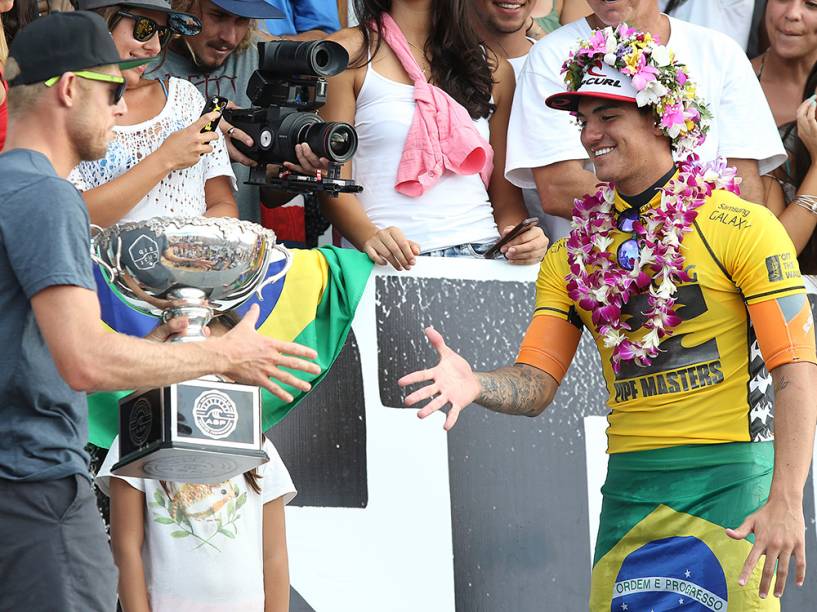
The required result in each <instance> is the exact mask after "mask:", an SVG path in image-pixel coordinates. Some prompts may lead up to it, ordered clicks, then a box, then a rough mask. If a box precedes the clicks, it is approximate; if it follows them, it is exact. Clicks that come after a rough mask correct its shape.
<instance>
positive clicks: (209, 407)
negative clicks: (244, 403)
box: [193, 389, 238, 440]
mask: <svg viewBox="0 0 817 612" xmlns="http://www.w3.org/2000/svg"><path fill="white" fill-rule="evenodd" d="M193 419H194V420H195V423H196V427H198V428H199V430H200V431H201V432H202V433H203V434H204V435H206V436H208V437H210V438H215V439H216V440H220V439H221V438H226V437H227V436H229V435H230V434H231V433H233V432H234V431H235V428H236V426H237V425H238V410H237V409H236V405H235V402H234V401H233V400H232V399H231V398H230V396H228V395H227V394H226V393H223V392H221V391H216V390H213V389H211V390H208V391H205V392H204V393H202V394H201V395H199V396H198V397H197V398H196V401H195V402H194V404H193Z"/></svg>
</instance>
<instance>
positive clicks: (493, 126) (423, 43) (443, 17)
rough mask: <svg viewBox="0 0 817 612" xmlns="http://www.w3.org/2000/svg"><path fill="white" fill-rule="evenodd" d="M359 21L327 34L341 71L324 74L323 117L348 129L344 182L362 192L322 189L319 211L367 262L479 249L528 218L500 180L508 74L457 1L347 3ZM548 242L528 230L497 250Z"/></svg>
mask: <svg viewBox="0 0 817 612" xmlns="http://www.w3.org/2000/svg"><path fill="white" fill-rule="evenodd" d="M354 6H355V13H356V16H357V19H358V22H359V23H360V24H361V25H360V26H359V27H358V28H350V29H346V30H341V31H340V32H338V33H337V34H335V35H333V36H331V37H330V40H335V41H337V42H339V43H340V44H342V45H344V47H346V49H347V51H348V52H349V56H350V58H351V60H350V69H348V70H346V71H345V72H343V73H341V74H339V75H337V76H335V77H333V78H331V79H329V87H328V94H327V102H326V105H325V106H323V107H322V108H321V110H320V113H321V116H322V117H323V118H324V119H325V120H327V121H345V122H348V123H351V124H353V125H354V126H355V128H356V129H357V132H358V138H359V146H358V151H357V154H356V155H355V157H354V158H353V160H352V167H351V168H349V167H348V164H347V166H344V168H343V170H342V173H344V174H345V178H354V179H355V180H356V181H357V182H358V183H360V184H361V185H363V186H364V191H363V192H361V193H360V194H357V195H353V194H340V196H339V197H337V198H330V197H326V198H323V200H322V205H323V209H324V213H325V215H326V217H327V218H328V219H329V220H330V221H331V222H332V224H333V225H334V226H335V228H336V229H338V230H339V231H340V233H341V234H342V235H343V238H344V239H345V241H346V243H347V244H351V245H353V246H354V247H356V248H358V249H360V250H361V251H364V252H366V253H367V254H368V255H369V257H370V258H371V259H372V260H373V261H374V262H376V263H379V264H385V263H386V262H388V263H389V264H391V265H392V266H393V267H394V268H396V269H398V270H402V269H407V268H410V267H411V266H412V265H413V263H414V261H415V257H416V256H417V255H420V254H423V255H446V256H452V255H453V256H456V255H461V256H463V255H464V256H471V257H474V256H482V255H483V254H484V253H485V252H486V251H487V250H488V249H489V248H490V247H491V246H492V245H493V244H495V243H496V242H497V241H498V240H499V239H500V236H503V235H505V234H507V233H508V232H510V231H511V230H512V228H514V227H515V226H516V225H517V224H519V223H521V222H522V221H523V220H524V219H525V217H526V216H527V215H526V211H525V207H524V205H523V203H522V196H521V193H520V191H519V190H518V189H517V188H516V187H514V186H513V185H511V184H510V183H509V182H508V181H506V180H505V177H504V169H505V138H506V135H507V128H508V117H509V114H510V108H511V101H512V98H513V91H514V77H513V70H512V68H511V66H510V64H508V63H507V62H506V61H505V60H503V59H500V58H497V57H496V56H494V55H493V54H492V53H491V52H490V51H489V50H488V49H486V48H485V47H484V46H482V45H481V44H480V43H479V39H478V38H477V35H476V34H475V32H474V30H473V28H472V26H471V23H470V13H471V11H470V7H468V5H467V2H466V0H390V1H389V0H385V1H384V0H355V3H354ZM546 248H547V239H546V238H545V236H544V233H543V232H542V230H541V229H539V228H538V227H528V228H527V229H526V230H525V231H523V232H521V233H520V234H519V235H518V236H516V237H515V238H514V239H512V240H511V241H510V242H509V243H508V244H506V245H504V246H502V247H501V252H502V254H503V255H504V256H505V257H506V258H507V259H508V260H509V261H510V262H511V263H518V264H527V263H536V262H538V261H539V260H541V258H542V256H543V255H544V253H545V249H546Z"/></svg>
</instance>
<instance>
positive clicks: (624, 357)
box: [566, 153, 740, 373]
mask: <svg viewBox="0 0 817 612" xmlns="http://www.w3.org/2000/svg"><path fill="white" fill-rule="evenodd" d="M735 174H736V173H735V169H734V168H729V167H727V165H726V162H725V161H724V160H723V159H719V160H718V161H716V162H710V163H709V164H706V165H703V164H701V163H699V159H698V156H697V155H696V154H694V153H691V154H689V156H688V157H687V158H686V159H685V160H683V161H681V162H679V163H678V174H677V175H675V177H674V178H672V179H671V180H670V181H669V182H668V183H667V185H665V186H664V188H663V189H662V190H661V191H662V194H661V202H660V204H659V205H658V206H655V207H653V208H650V209H649V210H647V211H646V212H645V213H644V214H643V215H642V217H641V220H640V221H637V222H636V223H635V224H634V230H635V232H636V234H637V235H638V244H639V246H640V253H639V258H638V261H636V262H635V265H634V266H633V269H632V270H625V269H623V268H621V267H620V266H619V265H618V263H617V262H616V258H615V257H614V256H613V255H612V254H611V253H610V252H609V251H608V248H609V247H610V245H611V244H612V243H613V237H612V236H611V234H612V233H613V232H614V231H616V210H615V206H614V204H613V202H614V194H615V192H614V186H613V185H612V184H610V183H602V184H600V185H599V189H598V191H596V193H595V194H593V195H587V196H585V197H584V198H582V199H580V200H576V202H575V207H574V209H573V230H572V231H571V232H570V236H569V238H568V240H567V252H568V262H569V264H570V274H568V275H567V277H566V280H567V290H568V295H569V296H570V297H571V299H573V301H574V302H576V303H577V304H578V305H579V307H580V308H582V309H583V310H586V311H588V312H590V314H591V319H592V323H593V326H594V327H595V329H596V331H597V333H598V334H599V336H601V338H602V341H603V342H604V346H605V347H607V348H611V349H612V356H611V364H612V367H613V371H614V372H615V373H619V372H620V370H621V364H622V362H624V361H634V362H635V363H636V364H637V365H639V366H648V365H650V364H651V363H652V360H653V359H654V358H655V357H656V356H657V355H658V353H659V352H660V348H659V344H660V342H661V340H662V338H665V337H667V336H669V335H671V334H672V333H673V328H674V327H675V326H677V325H678V324H679V323H680V322H681V319H680V317H679V316H678V315H677V314H676V312H675V300H676V293H677V286H678V284H680V283H685V282H689V281H690V277H689V274H687V272H686V270H684V258H683V256H682V255H681V243H682V241H683V238H684V234H686V233H687V232H690V231H691V226H692V223H693V221H694V220H695V218H696V217H697V215H698V212H697V209H698V207H700V206H701V205H702V204H703V203H704V202H705V201H706V198H707V197H709V196H710V195H711V194H712V191H714V190H715V189H726V190H728V191H731V192H733V193H736V194H738V193H740V189H739V187H738V185H739V184H740V178H738V177H736V176H735ZM650 272H652V276H651V275H650ZM644 292H648V293H649V296H648V298H647V303H648V305H649V308H648V310H647V311H646V312H645V313H643V314H644V315H645V317H646V322H645V324H644V327H645V328H646V329H647V331H646V332H645V333H644V335H643V337H642V338H641V339H633V338H632V337H630V336H628V335H627V334H626V333H625V332H631V331H632V329H631V328H630V326H629V325H628V324H627V323H626V322H625V321H622V320H621V313H622V309H623V308H624V306H625V304H627V303H628V302H629V301H630V299H631V298H632V297H633V296H635V295H638V294H640V293H644Z"/></svg>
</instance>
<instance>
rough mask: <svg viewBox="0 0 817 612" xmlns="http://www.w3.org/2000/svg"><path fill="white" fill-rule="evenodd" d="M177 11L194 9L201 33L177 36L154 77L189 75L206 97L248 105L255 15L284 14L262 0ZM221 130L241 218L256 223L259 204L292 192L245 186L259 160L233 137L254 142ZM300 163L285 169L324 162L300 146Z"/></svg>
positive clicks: (194, 2) (194, 4)
mask: <svg viewBox="0 0 817 612" xmlns="http://www.w3.org/2000/svg"><path fill="white" fill-rule="evenodd" d="M171 5H172V6H173V9H174V10H176V11H179V12H185V13H191V14H193V15H195V16H196V17H198V18H199V19H200V20H201V24H202V28H201V32H200V33H199V34H198V35H197V36H191V37H185V38H182V39H176V40H174V41H172V42H171V43H170V46H169V49H168V53H167V55H166V57H165V60H164V62H163V63H162V64H161V67H160V69H158V70H155V71H153V72H152V73H151V74H150V76H151V77H152V78H164V79H167V78H169V77H172V76H175V77H179V78H182V79H187V80H188V81H190V82H191V83H193V85H195V86H196V87H198V89H199V91H200V92H201V93H202V94H203V95H204V96H205V97H206V98H207V97H209V96H216V95H218V96H224V97H225V98H227V99H229V100H230V101H231V102H232V104H231V106H238V107H240V108H248V107H249V106H250V100H249V98H247V82H248V81H249V79H250V75H252V73H253V72H254V71H255V70H257V69H258V51H257V49H256V43H257V42H258V41H259V40H262V38H261V35H260V34H259V31H258V28H257V25H256V19H280V18H282V17H283V15H282V14H281V12H280V11H279V10H278V9H277V8H275V7H273V6H271V5H270V4H267V3H266V2H265V1H264V0H173V1H172V2H171ZM220 125H221V129H222V130H223V131H224V133H225V134H226V135H227V136H229V137H228V138H227V139H226V140H227V151H228V153H229V155H230V159H231V160H232V161H233V162H235V163H234V164H233V170H234V171H235V175H236V177H237V179H238V195H237V197H236V201H237V203H238V216H239V218H241V219H245V220H248V221H254V222H256V223H258V222H259V221H260V220H261V211H260V203H261V201H262V200H263V201H264V202H265V203H267V204H268V205H278V204H281V203H283V202H285V201H286V200H287V199H289V198H290V197H291V196H289V195H286V196H284V195H283V194H281V193H280V192H274V191H272V190H269V189H263V190H259V188H258V187H256V186H252V185H245V184H244V180H245V179H246V176H247V170H246V169H245V168H242V167H241V165H244V166H254V165H255V162H254V161H253V160H251V159H249V158H248V157H247V156H245V155H243V154H242V153H241V152H240V151H238V149H236V148H235V147H234V146H233V144H232V142H231V138H232V139H235V140H240V141H241V142H243V143H244V144H246V145H247V146H252V144H253V142H252V139H251V138H250V137H249V136H248V135H247V134H245V133H244V132H242V131H241V130H238V129H236V128H233V127H232V126H231V125H230V124H229V123H227V122H226V121H224V120H222V122H221V124H220ZM298 153H299V160H300V165H295V164H289V163H287V164H286V165H287V167H288V168H289V169H291V170H294V171H296V172H303V173H307V174H309V173H314V172H315V170H316V169H317V168H320V167H324V164H322V162H321V160H320V159H318V157H317V156H315V155H313V154H312V152H311V151H310V150H309V148H308V147H299V150H298Z"/></svg>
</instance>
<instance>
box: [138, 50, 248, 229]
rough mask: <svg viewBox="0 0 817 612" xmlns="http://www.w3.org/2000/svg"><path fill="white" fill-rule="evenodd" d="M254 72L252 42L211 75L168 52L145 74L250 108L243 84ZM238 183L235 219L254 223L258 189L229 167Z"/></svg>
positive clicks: (239, 168)
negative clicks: (188, 84)
mask: <svg viewBox="0 0 817 612" xmlns="http://www.w3.org/2000/svg"><path fill="white" fill-rule="evenodd" d="M257 68H258V49H257V47H256V46H255V41H253V43H252V44H251V45H250V46H249V47H248V48H247V49H245V50H243V51H236V52H234V53H231V54H230V56H229V57H228V58H227V60H226V61H225V62H224V64H222V65H221V66H220V67H219V68H218V69H217V70H214V71H213V72H208V73H205V72H202V70H201V68H199V67H198V66H196V65H195V64H194V63H193V62H192V60H191V59H190V56H189V55H187V54H184V55H182V54H180V53H176V52H174V51H171V50H168V52H167V57H166V58H165V61H164V63H162V64H161V65H160V66H159V67H158V68H157V69H156V70H152V71H149V72H147V73H146V76H147V77H149V78H153V79H167V78H169V77H171V76H174V77H178V78H180V79H186V80H188V81H190V82H191V83H193V85H195V86H196V87H197V88H198V89H199V91H200V92H201V93H202V95H203V96H204V97H205V98H209V97H210V96H223V97H225V98H227V99H228V100H232V101H233V102H235V103H236V104H237V105H238V106H239V107H241V108H249V107H250V99H249V98H248V97H247V83H248V82H249V80H250V75H252V73H253V72H254V71H255V70H256V69H257ZM233 172H235V177H236V180H237V181H238V196H237V197H236V203H237V204H238V216H239V217H240V218H241V219H245V220H247V221H253V222H255V223H258V222H259V221H260V220H261V211H260V208H259V206H260V205H261V204H260V202H261V193H260V189H259V188H258V187H254V186H252V185H245V184H244V181H246V180H247V178H248V176H249V169H248V168H247V167H246V166H242V165H241V164H233Z"/></svg>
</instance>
